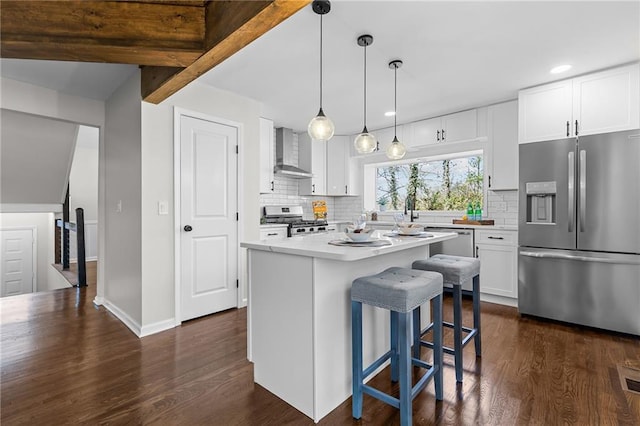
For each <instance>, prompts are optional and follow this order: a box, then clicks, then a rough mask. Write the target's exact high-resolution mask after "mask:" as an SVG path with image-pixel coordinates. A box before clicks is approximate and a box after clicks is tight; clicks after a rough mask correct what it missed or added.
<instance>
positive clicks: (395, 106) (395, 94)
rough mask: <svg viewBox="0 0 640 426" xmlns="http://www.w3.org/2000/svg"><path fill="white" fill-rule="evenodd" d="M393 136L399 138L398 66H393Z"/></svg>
mask: <svg viewBox="0 0 640 426" xmlns="http://www.w3.org/2000/svg"><path fill="white" fill-rule="evenodd" d="M393 111H394V112H395V114H393V138H394V139H398V135H397V133H396V127H397V121H398V66H397V65H394V67H393Z"/></svg>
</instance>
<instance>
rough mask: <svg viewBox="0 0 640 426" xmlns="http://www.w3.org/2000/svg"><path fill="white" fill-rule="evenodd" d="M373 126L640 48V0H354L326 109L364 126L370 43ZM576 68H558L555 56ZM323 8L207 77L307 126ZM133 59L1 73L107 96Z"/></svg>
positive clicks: (345, 123) (342, 6)
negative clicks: (361, 40)
mask: <svg viewBox="0 0 640 426" xmlns="http://www.w3.org/2000/svg"><path fill="white" fill-rule="evenodd" d="M364 33H369V34H371V35H373V37H374V42H373V45H372V46H371V47H369V48H367V56H368V59H367V61H368V82H369V83H368V106H367V108H368V120H367V122H368V127H369V128H370V129H376V128H381V127H386V126H390V125H393V118H392V117H391V118H389V117H385V116H384V112H385V111H390V110H392V109H393V71H392V70H390V69H389V68H388V62H389V61H390V60H393V59H402V60H403V61H404V66H403V67H402V68H401V69H400V70H399V71H398V123H404V122H409V121H413V120H416V119H420V118H428V117H432V116H437V115H441V114H444V113H449V112H454V111H459V110H463V109H468V108H473V107H476V106H481V105H487V104H490V103H494V102H499V101H503V100H507V99H515V98H516V97H517V91H518V90H519V89H521V88H524V87H529V86H534V85H538V84H541V83H545V82H549V81H553V80H558V79H563V78H568V77H571V76H574V75H578V74H583V73H586V72H591V71H595V70H598V69H602V68H606V67H610V66H613V65H618V64H622V63H627V62H631V61H637V60H639V59H640V1H638V0H635V1H623V2H614V1H600V2H594V1H566V2H560V1H532V2H520V1H472V2H458V1H447V2H444V1H443V2H432V1H362V0H361V1H347V0H333V1H332V10H331V12H330V13H329V14H328V15H325V17H324V36H325V37H324V110H325V113H326V114H327V115H328V116H329V117H331V118H332V119H333V121H334V122H335V125H336V133H337V134H355V133H357V132H359V131H360V130H361V128H362V107H363V105H362V101H363V99H362V95H363V87H362V77H363V74H362V73H363V48H361V47H359V46H358V45H357V44H356V39H357V37H358V36H359V35H361V34H364ZM562 63H570V64H572V65H573V68H572V69H571V70H570V71H569V72H568V73H565V74H563V75H560V76H553V75H551V74H549V69H550V68H551V67H552V66H554V65H558V64H562ZM318 66H319V17H318V15H315V14H314V13H313V12H312V11H311V6H308V7H306V8H304V9H303V10H301V11H300V12H299V13H297V14H296V15H294V16H292V17H291V18H289V19H288V20H286V21H285V22H283V23H282V24H280V25H279V26H278V27H276V28H274V29H273V30H271V31H270V32H268V33H267V34H265V35H264V36H262V37H261V38H259V39H258V40H256V41H255V42H254V43H252V44H250V45H249V46H247V47H246V48H244V49H243V50H241V51H240V52H238V53H237V54H235V55H234V56H232V57H231V58H229V59H228V60H226V61H225V62H223V63H222V64H220V65H218V66H217V67H216V68H214V69H213V70H211V71H210V72H208V73H207V74H205V75H204V76H202V77H201V78H200V79H199V80H198V81H200V82H202V83H205V84H209V85H212V86H215V87H218V88H220V89H224V90H228V91H231V92H234V93H237V94H240V95H243V96H247V97H250V98H253V99H256V100H258V101H260V102H262V103H263V104H264V111H263V115H264V116H265V117H269V118H272V119H273V120H274V121H275V123H276V125H277V126H286V127H290V128H293V129H295V130H296V131H304V130H305V129H306V126H307V123H308V121H309V120H310V119H311V118H312V117H313V116H314V115H315V114H316V113H317V111H318V106H319V105H318V102H319V99H318V92H319V87H318V85H319V82H318V79H319V74H318ZM134 70H135V66H133V65H118V64H95V63H74V62H55V61H30V60H12V59H2V60H1V61H0V72H1V74H2V76H4V77H8V78H12V79H16V80H21V81H24V82H28V83H32V84H36V85H40V86H44V87H48V88H51V89H55V90H59V91H62V92H65V93H69V94H73V95H77V96H84V97H88V98H93V99H102V100H104V99H107V98H108V97H109V95H110V94H111V93H112V92H113V90H114V89H115V88H117V87H118V86H119V85H120V84H121V83H122V82H123V81H124V80H126V78H128V77H129V76H130V75H131V73H132V72H133V71H134Z"/></svg>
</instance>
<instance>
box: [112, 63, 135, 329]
mask: <svg viewBox="0 0 640 426" xmlns="http://www.w3.org/2000/svg"><path fill="white" fill-rule="evenodd" d="M105 107H106V108H105V132H104V133H105V138H104V145H105V150H104V152H105V165H106V170H105V186H106V194H105V211H106V214H105V220H106V223H105V229H106V232H107V235H106V238H105V239H106V241H105V243H106V244H105V249H106V257H107V258H108V261H109V263H108V267H107V269H106V271H105V273H106V276H105V287H104V302H105V305H106V306H107V307H108V308H109V309H110V310H112V312H114V313H115V314H116V315H117V316H118V317H119V318H120V319H121V320H123V321H124V322H125V323H126V324H127V325H128V326H129V327H130V328H133V329H134V330H135V329H136V328H139V327H140V325H141V323H142V309H141V307H142V291H141V285H140V283H141V282H142V271H141V246H142V244H141V239H140V235H141V234H140V229H141V209H140V200H141V166H140V165H141V136H140V135H141V119H142V117H141V97H140V71H137V72H136V73H135V74H134V75H133V76H132V77H131V78H130V79H129V80H127V81H126V82H125V83H124V84H123V85H122V86H120V87H119V88H118V89H117V90H116V91H115V92H114V93H113V95H111V97H110V98H109V99H108V100H107V101H106V103H105ZM118 205H121V207H122V208H121V211H118V210H117V206H118Z"/></svg>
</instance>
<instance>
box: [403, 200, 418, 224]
mask: <svg viewBox="0 0 640 426" xmlns="http://www.w3.org/2000/svg"><path fill="white" fill-rule="evenodd" d="M407 204H408V205H409V221H410V222H413V220H414V219H418V218H419V217H420V214H419V213H417V212H416V214H415V216H414V215H413V209H414V207H415V204H416V199H415V197H409V196H407V198H405V199H404V215H405V216H406V215H407Z"/></svg>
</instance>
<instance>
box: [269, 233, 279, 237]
mask: <svg viewBox="0 0 640 426" xmlns="http://www.w3.org/2000/svg"><path fill="white" fill-rule="evenodd" d="M274 235H278V233H277V232H271V233H269V234H267V237H273V236H274Z"/></svg>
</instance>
